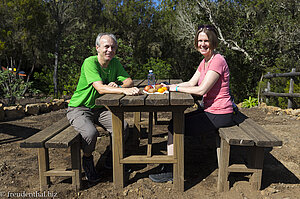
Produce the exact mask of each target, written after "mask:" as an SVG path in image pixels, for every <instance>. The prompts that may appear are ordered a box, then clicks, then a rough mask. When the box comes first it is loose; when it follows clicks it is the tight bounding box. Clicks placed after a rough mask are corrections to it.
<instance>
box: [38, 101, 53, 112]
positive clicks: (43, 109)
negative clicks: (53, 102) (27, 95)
mask: <svg viewBox="0 0 300 199" xmlns="http://www.w3.org/2000/svg"><path fill="white" fill-rule="evenodd" d="M38 105H39V107H40V113H48V112H50V111H51V110H50V108H49V104H48V103H39V104H38Z"/></svg>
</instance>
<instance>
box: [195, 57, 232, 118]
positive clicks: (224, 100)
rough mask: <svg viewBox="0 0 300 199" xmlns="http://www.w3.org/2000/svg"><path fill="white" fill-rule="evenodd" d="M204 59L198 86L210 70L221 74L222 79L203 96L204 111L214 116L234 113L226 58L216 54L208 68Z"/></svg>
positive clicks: (199, 69) (200, 67)
mask: <svg viewBox="0 0 300 199" xmlns="http://www.w3.org/2000/svg"><path fill="white" fill-rule="evenodd" d="M204 64H205V60H204V59H203V60H202V61H201V63H200V65H199V67H198V69H197V70H198V71H199V72H200V78H199V81H198V85H200V84H201V82H202V81H203V79H204V77H205V75H206V73H207V71H208V70H213V71H215V72H217V73H219V74H220V78H219V79H218V81H217V82H216V83H215V85H214V86H213V87H212V88H211V89H210V90H209V91H208V92H207V93H206V94H205V95H203V103H204V110H205V111H206V112H209V113H213V114H228V113H232V112H233V108H232V101H231V99H230V94H229V68H228V65H227V63H226V60H225V59H224V57H223V56H222V55H220V54H216V55H215V56H214V57H213V58H212V60H211V61H210V62H209V64H208V66H207V68H205V67H204Z"/></svg>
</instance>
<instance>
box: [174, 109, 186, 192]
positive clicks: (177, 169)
mask: <svg viewBox="0 0 300 199" xmlns="http://www.w3.org/2000/svg"><path fill="white" fill-rule="evenodd" d="M172 115H173V126H174V130H173V131H174V158H175V159H177V163H175V164H173V185H174V187H175V189H176V190H178V191H179V192H184V110H180V111H178V112H177V111H176V112H172Z"/></svg>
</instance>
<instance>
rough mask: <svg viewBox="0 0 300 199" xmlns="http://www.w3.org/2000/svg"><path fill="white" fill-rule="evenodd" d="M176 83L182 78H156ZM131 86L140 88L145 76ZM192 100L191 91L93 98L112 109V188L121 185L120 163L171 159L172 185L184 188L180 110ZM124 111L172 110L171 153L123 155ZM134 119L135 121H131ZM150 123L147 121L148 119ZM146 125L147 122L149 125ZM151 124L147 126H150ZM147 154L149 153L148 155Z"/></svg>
mask: <svg viewBox="0 0 300 199" xmlns="http://www.w3.org/2000/svg"><path fill="white" fill-rule="evenodd" d="M163 81H168V82H169V83H171V84H173V83H180V82H182V80H179V79H174V80H158V81H157V83H160V82H163ZM134 83H135V86H137V87H138V88H140V89H141V90H143V88H144V86H145V85H147V80H134ZM193 104H194V99H193V97H192V95H190V94H186V93H180V92H169V93H166V94H143V95H138V96H126V95H116V94H105V95H103V96H101V97H99V98H98V99H97V100H96V105H103V106H106V107H107V108H108V109H109V110H110V111H111V112H112V123H113V136H112V143H113V144H112V153H113V182H114V186H115V188H123V187H124V167H123V165H124V164H147V163H152V164H153V163H172V164H173V185H174V187H175V189H177V190H178V191H184V111H185V110H186V109H187V108H188V107H190V106H192V105H193ZM125 112H135V113H140V112H149V113H150V115H151V114H152V115H153V112H172V118H173V125H174V155H173V156H167V155H152V154H151V152H150V153H148V155H130V156H126V157H124V145H123V136H122V132H123V130H124V129H123V128H124V127H123V122H124V113H125ZM135 123H136V122H135ZM149 123H150V124H152V122H151V121H149ZM149 127H150V126H149ZM150 128H151V127H150ZM149 154H150V155H149Z"/></svg>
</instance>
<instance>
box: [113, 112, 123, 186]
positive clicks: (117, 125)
mask: <svg viewBox="0 0 300 199" xmlns="http://www.w3.org/2000/svg"><path fill="white" fill-rule="evenodd" d="M111 112H112V123H113V135H112V138H113V140H112V149H113V150H112V152H113V182H114V186H115V188H116V189H119V188H123V187H124V167H123V164H121V163H120V160H121V159H123V158H124V154H123V151H124V149H123V147H124V145H123V130H124V128H123V127H124V125H123V122H124V112H121V111H116V110H114V109H111Z"/></svg>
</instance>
